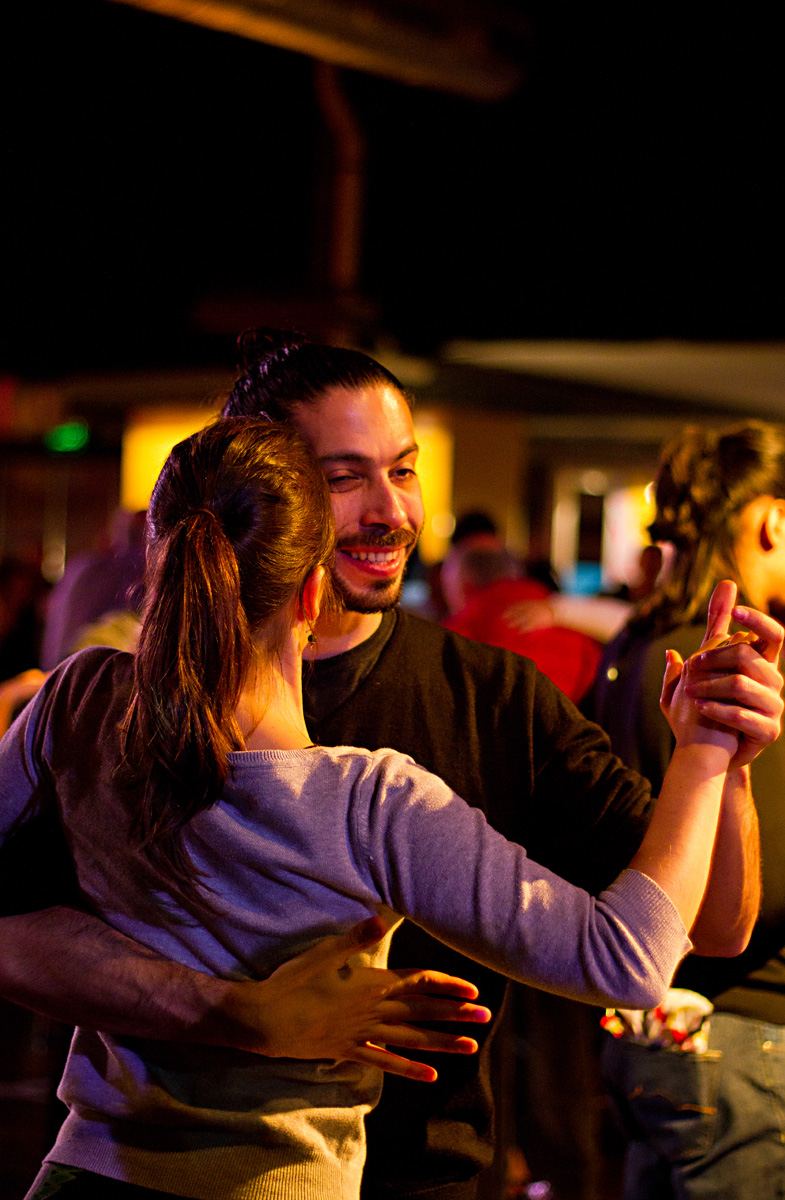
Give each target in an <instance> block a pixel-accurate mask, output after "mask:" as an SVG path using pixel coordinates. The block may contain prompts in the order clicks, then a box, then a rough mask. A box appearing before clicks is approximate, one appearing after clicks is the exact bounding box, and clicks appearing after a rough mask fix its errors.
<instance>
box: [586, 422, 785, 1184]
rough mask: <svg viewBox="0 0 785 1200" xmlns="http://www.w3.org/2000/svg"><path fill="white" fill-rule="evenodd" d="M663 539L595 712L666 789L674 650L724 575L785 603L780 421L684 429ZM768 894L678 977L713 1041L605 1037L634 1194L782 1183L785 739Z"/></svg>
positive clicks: (770, 776) (609, 653)
mask: <svg viewBox="0 0 785 1200" xmlns="http://www.w3.org/2000/svg"><path fill="white" fill-rule="evenodd" d="M656 504H657V509H656V516H655V518H654V521H653V522H652V524H651V525H650V526H649V533H650V536H651V538H652V540H653V541H655V542H662V543H665V544H666V546H672V547H673V554H672V560H671V562H670V566H669V569H668V571H667V573H666V574H665V577H664V578H663V579H662V580H661V581H660V582H659V585H658V587H657V588H656V590H655V591H654V593H653V594H652V595H651V596H650V597H648V598H647V599H646V600H644V601H643V602H642V603H641V604H640V605H639V606H638V608H637V610H636V612H635V614H634V615H633V617H632V619H631V620H630V621H629V624H628V625H627V627H626V629H624V630H623V631H622V633H620V634H619V635H618V636H617V637H616V638H615V639H614V640H613V641H612V642H611V643H610V644H609V645H608V647H607V648H606V651H605V654H604V656H603V660H602V664H601V668H600V671H599V674H598V678H597V685H596V694H595V697H594V715H595V717H596V719H597V720H598V721H599V723H600V724H601V725H602V726H603V727H604V728H605V729H606V730H607V731H608V732H609V734H610V736H611V742H612V745H613V748H614V750H615V751H616V752H617V753H618V754H619V755H620V756H621V758H622V759H623V760H624V761H625V762H626V763H627V764H628V765H629V766H632V767H634V768H635V769H636V770H638V771H640V772H641V773H642V774H643V775H645V776H646V777H647V778H648V779H649V780H650V782H651V785H652V792H653V794H655V795H656V794H657V791H658V790H659V787H660V785H661V783H662V779H663V771H664V769H665V767H666V765H667V763H668V760H669V757H670V754H671V751H672V747H673V741H672V738H671V736H670V732H669V730H668V727H667V724H666V722H665V719H664V717H663V716H662V713H661V712H660V708H659V697H660V686H659V681H658V674H659V672H661V671H662V664H663V662H664V660H665V652H666V649H676V650H677V651H678V652H679V653H680V654H681V655H682V656H683V657H684V658H687V657H688V656H689V655H690V654H692V653H693V651H695V650H696V649H697V648H698V645H699V642H700V638H701V622H702V621H703V620H704V619H705V616H706V610H707V605H708V600H709V596H710V595H711V591H712V588H713V586H714V583H715V581H716V580H717V579H720V578H726V577H727V578H730V579H733V580H735V582H736V584H737V586H738V589H739V594H740V597H741V599H742V602H744V603H748V604H753V605H755V606H756V607H759V608H760V609H762V610H763V611H764V612H769V613H771V614H772V615H774V616H776V617H778V618H782V616H783V613H785V433H784V432H783V430H782V429H781V428H779V427H775V426H774V425H768V424H763V423H761V422H756V421H750V422H747V423H744V424H739V425H734V426H732V427H730V428H726V429H724V430H722V431H720V432H710V431H707V430H703V429H698V428H689V429H685V430H684V431H683V432H682V433H681V434H680V435H678V436H677V437H676V438H675V439H674V440H672V441H671V442H670V443H669V444H668V445H667V446H666V447H665V449H664V451H663V455H662V459H661V463H660V469H659V474H658V477H657V483H656ZM752 784H753V793H754V796H755V803H756V807H757V811H758V817H759V820H760V832H761V850H762V859H763V906H762V909H761V913H760V918H759V921H758V923H757V925H756V928H755V931H754V933H753V936H752V939H751V941H750V944H749V946H748V948H747V950H746V951H745V952H744V953H743V954H741V955H740V956H739V957H737V958H726V959H712V958H704V957H699V956H698V955H692V956H690V957H689V958H688V959H687V960H686V961H685V962H684V964H683V965H682V967H681V969H680V971H679V973H678V975H677V977H676V984H677V986H678V987H681V988H688V989H691V990H693V991H695V992H698V993H700V994H701V995H702V996H705V997H707V998H708V999H709V1000H711V1001H712V1002H713V1004H714V1014H713V1015H712V1016H711V1018H710V1037H709V1050H708V1053H707V1054H697V1053H695V1052H691V1053H690V1052H682V1053H679V1052H675V1051H674V1050H672V1049H670V1050H666V1049H663V1048H656V1047H649V1046H641V1045H639V1044H635V1043H633V1042H631V1041H629V1040H628V1039H625V1038H623V1037H621V1038H619V1039H618V1040H614V1041H611V1040H610V1038H608V1041H607V1044H606V1047H605V1057H606V1074H607V1078H608V1083H609V1086H610V1087H611V1089H612V1092H613V1095H614V1096H615V1097H616V1099H617V1101H618V1104H619V1106H620V1109H621V1112H622V1116H623V1123H624V1125H625V1129H626V1132H627V1133H628V1135H629V1136H630V1138H631V1139H632V1140H631V1142H630V1147H629V1151H628V1156H627V1164H626V1177H625V1191H624V1196H625V1200H668V1198H673V1197H679V1198H682V1197H695V1198H696V1200H697V1197H701V1200H709V1198H712V1200H713V1198H715V1197H716V1198H717V1200H719V1198H720V1197H721V1198H722V1200H730V1198H733V1200H736V1198H738V1200H742V1198H746V1197H748V1196H755V1197H756V1200H773V1198H774V1197H775V1196H777V1197H781V1196H782V1195H784V1194H785V743H784V742H783V739H782V738H780V739H779V740H778V741H777V742H775V743H774V744H773V745H771V746H769V747H767V749H766V750H765V751H764V752H763V753H762V754H761V755H760V757H759V758H758V759H757V760H756V761H755V763H754V765H753V766H752Z"/></svg>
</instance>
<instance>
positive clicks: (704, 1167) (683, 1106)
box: [603, 1013, 785, 1200]
mask: <svg viewBox="0 0 785 1200" xmlns="http://www.w3.org/2000/svg"><path fill="white" fill-rule="evenodd" d="M603 1075H604V1077H605V1083H606V1087H607V1088H608V1090H609V1092H610V1094H611V1097H612V1099H613V1101H614V1105H615V1107H616V1109H617V1112H618V1114H619V1117H620V1120H621V1123H622V1126H623V1128H624V1130H625V1132H626V1134H627V1136H628V1137H629V1139H630V1142H629V1148H628V1152H627V1161H626V1163H625V1172H624V1200H775V1198H776V1200H783V1198H785V1026H782V1025H768V1024H765V1023H764V1022H761V1021H753V1020H751V1019H749V1018H747V1017H737V1016H733V1015H731V1014H728V1013H714V1014H713V1015H712V1017H711V1035H710V1039H709V1048H708V1051H707V1053H705V1054H693V1053H683V1052H681V1051H678V1050H673V1049H663V1048H661V1047H651V1046H645V1045H639V1044H637V1043H635V1042H632V1041H630V1040H628V1039H625V1038H619V1039H615V1038H611V1037H610V1036H608V1037H607V1038H606V1042H605V1047H604V1051H603Z"/></svg>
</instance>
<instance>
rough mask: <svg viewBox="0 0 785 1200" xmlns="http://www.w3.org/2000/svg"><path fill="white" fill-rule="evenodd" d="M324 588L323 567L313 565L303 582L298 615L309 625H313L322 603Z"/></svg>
mask: <svg viewBox="0 0 785 1200" xmlns="http://www.w3.org/2000/svg"><path fill="white" fill-rule="evenodd" d="M323 588H324V567H314V569H313V571H311V574H310V575H309V576H308V578H307V579H306V581H305V583H304V584H303V593H302V595H303V598H302V602H301V604H300V614H299V615H300V616H301V617H302V618H303V620H305V621H307V622H308V624H309V625H315V624H316V619H317V617H318V616H319V609H320V607H321V603H322V589H323Z"/></svg>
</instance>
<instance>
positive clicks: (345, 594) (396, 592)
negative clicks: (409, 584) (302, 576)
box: [333, 571, 406, 613]
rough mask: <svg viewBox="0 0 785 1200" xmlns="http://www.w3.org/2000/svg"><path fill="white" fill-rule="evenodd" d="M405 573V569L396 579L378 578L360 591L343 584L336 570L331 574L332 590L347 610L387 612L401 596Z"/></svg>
mask: <svg viewBox="0 0 785 1200" xmlns="http://www.w3.org/2000/svg"><path fill="white" fill-rule="evenodd" d="M405 574H406V572H405V571H404V572H402V573H401V576H400V578H398V579H393V580H379V582H378V583H377V584H369V585H368V586H367V587H366V588H363V589H362V591H358V590H356V589H354V588H352V587H350V586H349V585H348V584H345V583H344V582H343V580H342V579H340V578H339V576H338V573H337V572H336V573H335V575H334V576H333V590H334V592H335V594H336V596H337V597H338V599H339V601H340V602H341V604H342V605H343V607H344V608H345V609H346V610H347V612H356V613H377V612H388V611H389V610H390V609H391V608H395V606H396V605H397V604H398V602H399V600H400V598H401V592H402V590H403V581H404V577H405ZM374 592H375V593H376V594H375V595H374V594H373V593H374ZM369 593H371V594H369Z"/></svg>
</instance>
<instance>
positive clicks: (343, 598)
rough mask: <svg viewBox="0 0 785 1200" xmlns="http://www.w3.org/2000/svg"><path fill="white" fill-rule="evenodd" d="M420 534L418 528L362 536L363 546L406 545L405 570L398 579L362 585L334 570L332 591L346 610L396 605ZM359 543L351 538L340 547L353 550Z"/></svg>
mask: <svg viewBox="0 0 785 1200" xmlns="http://www.w3.org/2000/svg"><path fill="white" fill-rule="evenodd" d="M419 536H420V531H419V530H417V532H416V533H411V532H410V533H409V534H406V533H404V532H403V531H400V532H396V533H390V534H385V535H382V536H380V537H375V538H372V539H369V538H367V537H365V538H363V540H362V543H361V545H362V546H363V547H364V548H365V547H368V546H372V547H374V548H375V549H377V550H391V549H393V548H395V547H399V546H404V547H406V548H407V553H406V559H405V562H404V568H403V570H402V571H401V573H400V575H399V576H397V577H396V578H395V579H378V580H376V581H375V582H369V583H367V584H366V585H365V586H364V587H362V588H357V587H353V586H352V585H351V584H350V583H345V582H344V580H343V579H341V577H340V574H339V572H338V571H337V570H336V571H334V572H333V577H332V584H333V590H334V592H335V594H336V596H337V597H338V599H339V601H340V603H341V604H342V605H343V607H344V609H345V610H346V611H347V612H355V613H378V612H389V610H390V609H391V608H395V607H396V605H397V604H398V603H399V601H400V599H401V592H402V591H403V583H404V579H405V578H406V566H407V564H408V562H409V558H410V556H411V553H412V551H413V550H414V547H415V546H416V545H417V541H418V538H419ZM356 544H358V539H356V538H354V539H351V538H350V539H347V540H346V541H345V542H340V543H339V544H338V550H341V549H351V548H352V547H353V546H354V545H356Z"/></svg>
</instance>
